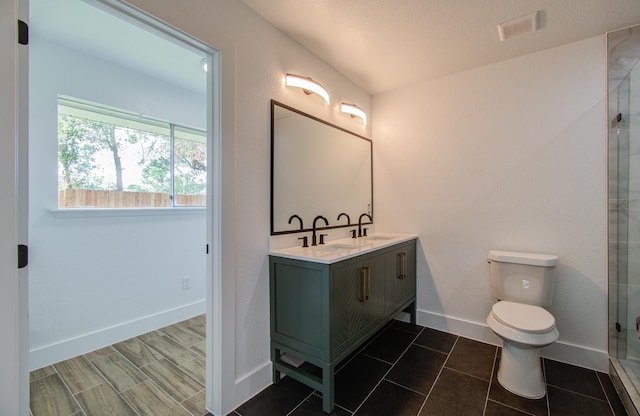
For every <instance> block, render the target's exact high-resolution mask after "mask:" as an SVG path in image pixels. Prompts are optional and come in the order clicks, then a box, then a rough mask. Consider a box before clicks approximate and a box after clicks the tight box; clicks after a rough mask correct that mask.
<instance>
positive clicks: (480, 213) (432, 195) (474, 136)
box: [373, 36, 607, 371]
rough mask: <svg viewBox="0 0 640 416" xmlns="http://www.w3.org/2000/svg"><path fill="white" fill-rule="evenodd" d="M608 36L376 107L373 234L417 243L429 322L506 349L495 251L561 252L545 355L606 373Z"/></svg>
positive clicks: (421, 295) (439, 82)
mask: <svg viewBox="0 0 640 416" xmlns="http://www.w3.org/2000/svg"><path fill="white" fill-rule="evenodd" d="M605 51H606V49H605V39H604V37H603V36H602V37H597V38H593V39H588V40H584V41H580V42H576V43H573V44H570V45H566V46H562V47H558V48H555V49H550V50H546V51H543V52H540V53H536V54H532V55H528V56H524V57H521V58H517V59H513V60H509V61H505V62H501V63H497V64H494V65H489V66H486V67H481V68H478V69H474V70H470V71H466V72H462V73H458V74H454V75H451V76H448V77H444V78H441V79H436V80H433V81H430V82H425V83H422V84H419V85H415V86H412V87H409V88H405V89H402V90H399V91H395V92H391V93H388V94H384V95H380V96H376V97H375V98H374V111H373V119H374V134H373V138H374V178H375V182H374V188H375V189H374V198H375V201H374V206H375V212H376V229H377V230H379V231H383V230H389V231H396V232H417V233H419V235H420V255H419V257H418V258H419V267H418V308H419V309H420V311H421V313H420V319H421V321H422V323H423V324H426V325H429V326H434V327H440V328H441V329H444V330H449V331H451V332H457V333H461V334H462V335H466V336H470V337H473V338H480V339H485V340H488V341H492V342H497V341H498V339H497V338H496V337H494V336H492V334H491V332H490V331H488V330H487V327H486V323H485V319H486V317H487V315H488V313H489V310H490V308H491V305H492V303H493V302H494V299H492V297H491V292H490V286H489V268H488V265H487V260H486V259H487V253H488V251H489V250H490V249H501V250H512V251H530V252H542V253H551V254H557V255H558V256H559V257H560V265H559V267H558V278H557V286H556V291H555V299H554V304H553V306H551V307H550V311H551V312H552V313H553V315H554V316H555V318H556V322H557V327H558V329H559V331H560V340H559V342H558V343H557V345H554V346H553V347H549V348H547V349H546V350H545V351H543V355H547V356H550V357H552V358H556V359H560V360H563V361H566V362H572V363H574V364H578V365H582V366H585V367H591V368H597V369H599V370H601V371H606V368H607V367H606V354H607V297H606V247H607V245H606V193H605V190H606V188H605V186H606V184H605V179H606V169H605V163H606V140H605V127H606V118H605V117H606V111H605V93H606V86H605V82H606V78H605V65H606V59H605V56H606V55H605Z"/></svg>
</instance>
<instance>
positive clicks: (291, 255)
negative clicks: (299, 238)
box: [269, 233, 418, 264]
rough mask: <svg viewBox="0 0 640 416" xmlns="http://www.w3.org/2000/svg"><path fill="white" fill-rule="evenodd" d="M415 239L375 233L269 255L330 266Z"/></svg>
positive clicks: (408, 236) (401, 235)
mask: <svg viewBox="0 0 640 416" xmlns="http://www.w3.org/2000/svg"><path fill="white" fill-rule="evenodd" d="M416 238H418V236H417V235H415V234H391V233H375V234H373V235H370V236H367V237H358V238H343V239H340V240H334V241H329V242H327V243H326V244H322V245H317V246H309V247H302V246H297V247H288V248H283V249H279V250H271V251H269V255H270V256H278V257H285V258H288V259H296V260H305V261H313V262H316V263H325V264H331V263H336V262H339V261H342V260H346V259H349V258H351V257H355V256H359V255H360V254H365V253H369V252H371V251H375V250H379V249H381V248H385V247H390V246H392V245H395V244H398V243H403V242H405V241H410V240H414V239H416Z"/></svg>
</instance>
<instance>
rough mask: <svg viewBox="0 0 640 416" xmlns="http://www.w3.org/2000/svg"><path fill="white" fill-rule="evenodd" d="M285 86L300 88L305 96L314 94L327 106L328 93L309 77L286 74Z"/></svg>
mask: <svg viewBox="0 0 640 416" xmlns="http://www.w3.org/2000/svg"><path fill="white" fill-rule="evenodd" d="M285 84H286V85H287V86H288V87H297V88H302V91H304V92H305V94H311V93H314V92H315V93H316V94H318V95H319V96H321V97H322V98H323V99H324V101H325V102H326V103H327V104H329V93H328V92H327V90H326V89H325V88H324V87H323V86H322V85H320V84H318V83H317V82H315V81H314V80H312V79H311V78H309V77H303V76H300V75H294V74H287V75H286V77H285Z"/></svg>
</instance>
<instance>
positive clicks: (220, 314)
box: [0, 0, 238, 416]
mask: <svg viewBox="0 0 640 416" xmlns="http://www.w3.org/2000/svg"><path fill="white" fill-rule="evenodd" d="M88 1H90V2H91V3H93V4H96V5H100V6H102V7H107V8H108V9H110V10H112V11H116V12H117V14H118V15H120V16H123V17H128V18H131V19H134V20H136V21H137V22H139V23H141V24H143V25H144V26H145V27H148V28H151V29H153V30H157V31H159V32H160V33H167V34H170V35H171V36H173V37H177V38H178V39H180V40H181V41H184V42H185V43H187V44H189V45H192V46H195V47H197V48H203V47H204V48H205V53H206V54H207V55H208V56H209V58H208V60H209V68H212V70H210V71H209V73H208V74H209V75H208V80H207V108H208V111H207V113H208V120H207V145H208V155H207V163H208V166H210V169H209V170H208V189H207V213H206V218H207V225H206V227H207V234H206V239H207V242H206V243H207V245H208V254H207V260H206V263H207V266H206V267H207V272H206V280H207V301H206V302H207V307H206V308H207V320H206V321H207V323H206V325H207V329H206V330H207V346H206V352H207V364H206V365H207V369H206V380H207V383H206V407H207V409H208V410H209V411H211V412H212V413H213V414H215V415H226V414H228V413H229V412H230V411H232V410H233V408H234V407H235V405H236V404H237V403H236V402H237V399H238V397H237V394H236V393H237V388H236V381H235V287H234V280H235V262H234V260H233V259H234V251H235V249H234V248H235V237H234V223H235V215H234V210H233V205H234V202H233V201H234V191H233V188H234V180H235V177H234V174H233V172H234V164H235V161H234V157H233V155H234V152H235V149H234V147H235V145H234V137H235V126H234V118H235V117H234V111H235V110H234V108H235V90H234V87H233V86H234V85H235V84H234V82H235V79H234V78H235V77H234V73H235V71H234V64H233V62H234V55H235V53H234V47H233V43H232V42H230V41H229V40H228V39H226V38H224V37H218V36H216V39H217V40H218V39H219V43H218V42H216V43H217V45H216V47H215V48H214V47H212V46H208V45H207V44H206V43H204V42H202V41H200V40H198V39H196V38H194V37H192V36H190V35H189V34H187V33H185V32H183V31H180V30H179V29H176V28H174V27H171V26H169V25H168V24H166V23H164V22H162V21H160V20H158V19H157V18H155V17H153V16H151V15H150V14H148V13H146V12H144V11H142V10H140V9H137V8H135V7H133V6H131V5H129V4H128V3H126V2H125V1H123V0H88ZM28 10H29V0H4V1H2V2H0V35H2V36H0V54H1V55H2V56H3V57H7V58H8V59H3V60H2V61H3V63H2V64H1V65H0V81H1V82H0V92H2V94H0V109H1V110H2V111H0V121H2V122H1V123H0V135H2V137H5V136H6V137H12V138H14V140H0V155H5V156H4V157H2V156H0V161H1V162H2V163H0V166H2V167H1V168H0V169H2V170H1V172H2V175H0V184H1V185H2V187H3V189H4V187H5V185H6V187H7V190H6V193H5V195H3V201H2V202H0V214H1V215H0V231H2V232H0V276H1V278H0V289H2V290H0V312H1V313H0V328H2V329H3V331H8V333H9V334H12V335H13V336H11V335H10V336H5V337H2V339H1V340H0V369H1V370H2V371H0V385H2V386H5V387H4V388H3V389H0V413H2V414H17V415H25V416H26V415H28V414H29V371H28V369H29V366H28V356H29V330H28V328H29V323H28V316H27V312H28V280H27V273H28V267H27V268H24V269H22V270H21V271H20V272H18V269H17V268H16V267H15V259H16V244H20V243H21V242H22V243H24V244H26V242H27V238H26V237H27V236H26V234H25V233H26V231H27V230H28V226H27V224H28V209H27V208H28V205H26V206H25V205H24V204H25V203H28V200H27V199H26V198H27V196H28V168H27V165H26V163H27V162H28V154H27V153H25V151H26V150H27V149H28V142H29V140H28V96H29V94H28V48H27V47H19V46H18V44H17V31H16V20H17V19H18V18H20V20H23V21H24V22H27V23H28V22H29V20H28V16H29V13H28ZM223 53H224V56H225V60H224V61H222V60H221V55H222V54H223ZM20 74H23V75H22V76H20ZM223 74H224V76H223ZM223 78H224V85H225V88H224V89H222V84H223V82H222V81H223ZM214 91H215V92H216V94H213V93H214ZM223 120H226V122H223ZM226 155H228V156H227V157H225V156H226ZM4 159H7V160H6V161H5V160H4ZM5 162H6V163H5ZM3 177H4V179H2V178H3ZM23 226H25V227H27V228H25V229H24V230H22V228H23ZM4 231H7V232H4ZM223 276H226V278H224V279H223ZM5 370H6V371H5Z"/></svg>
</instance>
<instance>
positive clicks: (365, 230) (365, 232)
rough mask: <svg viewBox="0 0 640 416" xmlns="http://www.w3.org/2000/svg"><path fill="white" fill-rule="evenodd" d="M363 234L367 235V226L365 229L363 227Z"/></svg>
mask: <svg viewBox="0 0 640 416" xmlns="http://www.w3.org/2000/svg"><path fill="white" fill-rule="evenodd" d="M362 236H363V237H366V236H367V229H366V228H363V229H362Z"/></svg>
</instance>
